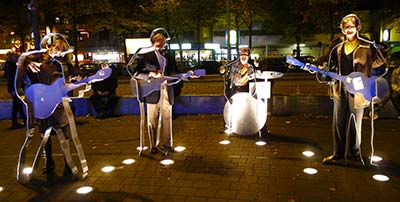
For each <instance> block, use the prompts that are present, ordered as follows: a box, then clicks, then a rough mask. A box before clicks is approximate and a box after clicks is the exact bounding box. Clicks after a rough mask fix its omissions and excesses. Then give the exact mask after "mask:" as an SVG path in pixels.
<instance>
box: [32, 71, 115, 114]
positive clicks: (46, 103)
mask: <svg viewBox="0 0 400 202" xmlns="http://www.w3.org/2000/svg"><path fill="white" fill-rule="evenodd" d="M111 73H112V69H111V68H107V69H100V70H98V71H97V73H96V74H95V75H93V76H90V77H88V78H85V79H82V80H80V81H78V82H76V83H67V84H65V82H64V78H59V79H57V80H56V81H55V82H54V83H52V84H51V85H46V84H43V83H36V84H33V85H31V86H29V87H28V88H27V89H26V90H25V97H26V99H27V100H29V102H31V103H32V105H33V115H34V117H35V118H38V119H45V118H48V117H49V116H50V115H51V114H53V112H54V110H55V109H56V107H57V105H58V104H59V103H61V102H62V99H63V97H66V96H67V93H68V92H69V91H71V90H73V89H75V88H78V87H80V86H82V85H85V84H86V83H93V82H96V81H101V80H103V79H105V78H107V77H109V76H110V75H111Z"/></svg>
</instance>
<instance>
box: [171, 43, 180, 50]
mask: <svg viewBox="0 0 400 202" xmlns="http://www.w3.org/2000/svg"><path fill="white" fill-rule="evenodd" d="M169 48H170V49H171V50H179V44H177V43H171V44H170V45H169Z"/></svg>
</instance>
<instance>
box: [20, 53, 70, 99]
mask: <svg viewBox="0 0 400 202" xmlns="http://www.w3.org/2000/svg"><path fill="white" fill-rule="evenodd" d="M31 62H37V63H41V66H40V67H39V69H40V71H39V72H33V71H32V70H31V69H30V68H29V67H28V65H29V64H30V63H31ZM59 78H62V79H63V78H64V76H63V67H62V64H61V63H60V62H59V61H58V60H56V59H54V58H52V57H51V56H50V55H49V54H48V53H47V51H45V50H40V51H30V52H26V53H23V54H22V55H21V57H20V59H19V61H18V71H17V75H16V81H15V85H16V89H17V92H18V95H19V96H23V95H24V91H25V89H24V88H23V86H21V83H23V84H25V88H28V87H29V86H31V85H32V84H36V83H43V84H46V85H50V84H52V83H53V82H54V81H56V80H57V79H59Z"/></svg>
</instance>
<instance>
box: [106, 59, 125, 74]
mask: <svg viewBox="0 0 400 202" xmlns="http://www.w3.org/2000/svg"><path fill="white" fill-rule="evenodd" d="M108 66H109V67H110V68H111V69H112V70H113V72H114V73H115V75H117V76H130V75H129V73H128V71H127V70H126V64H125V63H122V62H113V63H108Z"/></svg>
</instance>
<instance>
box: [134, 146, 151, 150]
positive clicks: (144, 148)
mask: <svg viewBox="0 0 400 202" xmlns="http://www.w3.org/2000/svg"><path fill="white" fill-rule="evenodd" d="M136 149H137V150H139V151H144V150H147V149H149V148H148V147H147V146H144V147H143V148H142V147H140V146H138V147H136Z"/></svg>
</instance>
